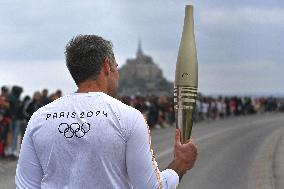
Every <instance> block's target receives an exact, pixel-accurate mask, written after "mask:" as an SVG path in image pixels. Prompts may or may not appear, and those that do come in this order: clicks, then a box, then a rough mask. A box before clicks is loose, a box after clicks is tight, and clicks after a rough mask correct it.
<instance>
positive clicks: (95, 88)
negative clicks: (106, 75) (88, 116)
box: [77, 80, 108, 94]
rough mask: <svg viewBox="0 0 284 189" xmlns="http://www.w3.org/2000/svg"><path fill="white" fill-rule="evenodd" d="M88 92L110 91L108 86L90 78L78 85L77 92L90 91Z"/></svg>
mask: <svg viewBox="0 0 284 189" xmlns="http://www.w3.org/2000/svg"><path fill="white" fill-rule="evenodd" d="M88 92H103V93H105V94H107V93H108V90H107V88H106V86H102V85H99V84H98V83H97V82H95V81H92V80H88V81H85V82H83V83H80V84H79V85H78V90H77V93H88Z"/></svg>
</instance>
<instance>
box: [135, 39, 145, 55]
mask: <svg viewBox="0 0 284 189" xmlns="http://www.w3.org/2000/svg"><path fill="white" fill-rule="evenodd" d="M143 56H144V55H143V51H142V45H141V40H140V39H139V40H138V50H137V53H136V57H137V58H140V57H143Z"/></svg>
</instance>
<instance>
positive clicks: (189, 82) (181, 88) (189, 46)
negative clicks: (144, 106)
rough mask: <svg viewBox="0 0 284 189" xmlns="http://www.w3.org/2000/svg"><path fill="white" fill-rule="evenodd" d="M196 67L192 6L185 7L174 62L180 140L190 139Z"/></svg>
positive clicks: (175, 105)
mask: <svg viewBox="0 0 284 189" xmlns="http://www.w3.org/2000/svg"><path fill="white" fill-rule="evenodd" d="M197 85H198V69H197V55H196V46H195V38H194V22H193V6H192V5H187V6H186V7H185V17H184V25H183V32H182V37H181V42H180V46H179V52H178V57H177V63H176V73H175V87H174V109H175V117H176V128H178V129H179V130H180V131H181V136H182V137H181V140H182V141H181V142H182V143H186V141H187V140H188V139H190V135H191V130H192V124H193V114H194V109H195V101H196V97H197Z"/></svg>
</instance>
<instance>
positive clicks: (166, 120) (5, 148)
mask: <svg viewBox="0 0 284 189" xmlns="http://www.w3.org/2000/svg"><path fill="white" fill-rule="evenodd" d="M22 92H23V88H22V87H19V86H13V87H12V88H11V89H9V88H7V87H5V86H3V87H2V88H1V94H0V157H2V158H9V159H16V158H17V157H18V151H19V144H20V142H21V138H22V136H23V135H24V132H25V129H26V126H27V123H28V120H29V119H30V117H31V116H32V114H33V113H34V112H35V111H36V110H38V109H39V108H40V107H42V106H45V105H46V104H48V103H50V102H52V101H53V100H55V99H58V98H60V97H61V96H62V92H61V91H60V90H57V91H56V92H54V93H52V94H51V95H49V94H48V90H47V89H44V90H42V91H41V92H39V91H36V92H34V94H33V97H32V98H31V97H30V96H25V97H24V98H23V99H22V98H21V94H22ZM119 99H120V100H121V101H122V102H124V103H125V104H127V105H130V106H132V107H134V108H136V109H138V110H139V111H141V112H142V113H143V114H144V116H145V118H146V119H147V122H148V125H149V127H150V128H163V127H170V126H174V123H175V112H174V104H173V97H169V96H154V95H152V96H146V97H143V96H139V95H136V96H123V97H119ZM264 112H284V98H274V97H237V96H235V97H222V96H220V97H217V98H216V97H209V96H202V95H201V94H199V95H198V98H197V101H196V108H195V114H194V121H195V122H199V121H204V120H218V119H222V118H226V117H231V116H241V115H249V114H256V113H264Z"/></svg>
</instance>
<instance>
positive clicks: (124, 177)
mask: <svg viewBox="0 0 284 189" xmlns="http://www.w3.org/2000/svg"><path fill="white" fill-rule="evenodd" d="M65 54H66V64H67V67H68V69H69V71H70V73H71V76H72V77H73V79H74V81H75V83H76V84H77V86H78V91H77V92H76V93H74V94H70V95H66V96H63V97H61V98H59V99H57V100H55V101H54V102H52V103H50V104H48V105H46V106H44V107H43V108H41V109H39V110H38V111H37V112H35V113H34V114H33V116H32V117H31V119H30V121H29V124H28V127H27V130H26V133H25V136H24V139H23V144H22V149H21V152H20V157H19V162H18V166H17V171H16V185H17V188H19V189H22V188H28V189H33V188H37V189H38V188H43V189H45V188H52V189H57V188H58V189H62V188H80V189H81V188H82V189H84V188H88V189H91V188H98V189H112V188H119V189H127V188H142V189H152V188H153V189H157V188H161V189H162V188H174V187H176V186H177V184H178V182H179V178H181V177H182V175H183V174H185V172H186V171H187V170H189V169H191V168H192V167H193V164H194V162H195V160H196V156H197V150H196V147H195V145H194V144H193V143H192V141H189V142H188V143H187V144H181V143H180V133H179V132H178V131H177V132H176V144H175V150H174V156H175V157H174V160H173V161H172V162H171V163H170V165H169V166H168V169H166V170H164V171H162V172H159V169H158V167H157V165H156V162H155V159H154V156H153V152H152V149H151V143H150V135H149V129H148V127H147V124H146V122H145V120H144V118H143V116H142V114H141V113H140V112H139V111H138V110H136V109H134V108H132V107H130V106H127V105H125V104H123V103H122V102H120V101H118V100H116V99H115V98H114V97H115V96H116V93H117V87H118V78H119V76H118V70H117V63H116V61H115V57H114V54H113V51H112V44H111V42H109V41H106V40H104V39H103V38H101V37H98V36H95V35H84V36H83V35H79V36H77V37H75V38H73V39H72V40H71V41H70V42H69V43H68V45H67V46H66V52H65ZM165 140H167V139H165Z"/></svg>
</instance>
